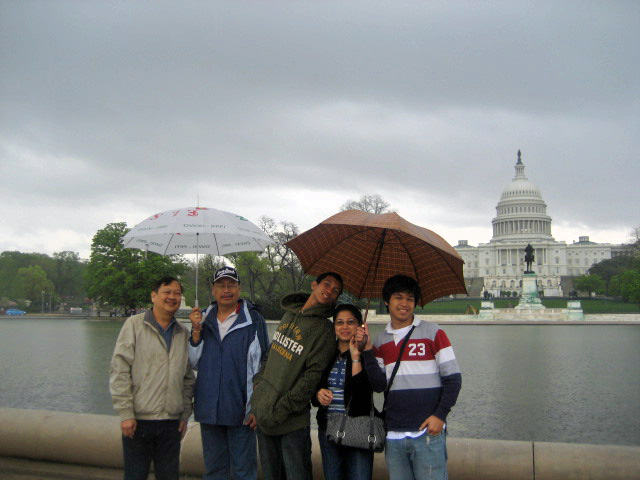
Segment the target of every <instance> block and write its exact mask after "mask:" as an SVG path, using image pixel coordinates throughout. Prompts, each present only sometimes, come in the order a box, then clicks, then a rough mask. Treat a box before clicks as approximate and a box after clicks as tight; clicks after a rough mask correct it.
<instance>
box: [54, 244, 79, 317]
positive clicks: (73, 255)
mask: <svg viewBox="0 0 640 480" xmlns="http://www.w3.org/2000/svg"><path fill="white" fill-rule="evenodd" d="M53 266H54V270H53V275H52V276H51V281H52V282H53V283H54V284H55V286H56V293H57V294H58V295H59V296H60V297H61V298H62V299H64V300H65V301H66V302H67V303H70V304H73V305H74V306H75V305H80V304H82V303H83V300H84V297H85V296H86V294H85V290H84V272H85V270H86V268H87V262H86V260H82V259H81V258H80V255H78V253H77V252H70V251H63V252H56V253H54V254H53Z"/></svg>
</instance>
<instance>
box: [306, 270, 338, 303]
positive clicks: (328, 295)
mask: <svg viewBox="0 0 640 480" xmlns="http://www.w3.org/2000/svg"><path fill="white" fill-rule="evenodd" d="M341 293H342V284H341V283H340V282H339V281H338V280H337V279H335V278H333V277H332V276H331V275H328V276H326V277H324V278H323V279H322V280H320V283H318V282H311V298H310V300H312V303H313V304H320V305H332V304H334V303H336V300H337V299H338V297H339V296H340V294H341Z"/></svg>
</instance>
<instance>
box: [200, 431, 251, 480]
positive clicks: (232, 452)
mask: <svg viewBox="0 0 640 480" xmlns="http://www.w3.org/2000/svg"><path fill="white" fill-rule="evenodd" d="M200 435H201V436H202V453H203V456H204V466H205V474H204V476H203V477H202V478H203V480H227V479H229V478H233V479H235V480H256V478H257V476H258V459H257V453H256V433H255V432H254V431H253V430H252V429H251V428H249V427H247V426H246V425H238V426H223V425H209V424H207V423H201V424H200ZM232 472H233V473H232Z"/></svg>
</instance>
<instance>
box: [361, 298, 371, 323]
mask: <svg viewBox="0 0 640 480" xmlns="http://www.w3.org/2000/svg"><path fill="white" fill-rule="evenodd" d="M369 305H371V299H370V298H367V309H366V310H365V311H364V320H362V323H367V316H368V315H369Z"/></svg>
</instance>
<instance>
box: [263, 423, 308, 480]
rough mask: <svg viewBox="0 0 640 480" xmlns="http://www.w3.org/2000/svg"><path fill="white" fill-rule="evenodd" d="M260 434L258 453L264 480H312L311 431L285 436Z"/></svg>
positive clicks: (297, 431) (296, 432) (304, 430)
mask: <svg viewBox="0 0 640 480" xmlns="http://www.w3.org/2000/svg"><path fill="white" fill-rule="evenodd" d="M257 432H258V453H259V455H260V466H261V467H262V476H263V478H264V480H312V478H313V475H312V472H311V429H310V428H309V427H305V428H301V429H299V430H294V431H293V432H289V433H285V434H284V435H265V434H264V433H263V432H261V431H260V428H258V430H257Z"/></svg>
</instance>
